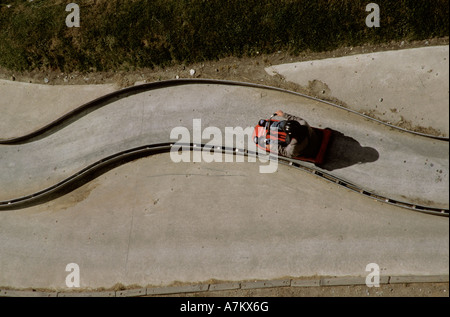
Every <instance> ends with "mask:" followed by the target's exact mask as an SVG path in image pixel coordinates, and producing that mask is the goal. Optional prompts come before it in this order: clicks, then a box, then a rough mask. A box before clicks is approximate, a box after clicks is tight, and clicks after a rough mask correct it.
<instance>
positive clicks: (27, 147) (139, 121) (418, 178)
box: [0, 79, 448, 216]
mask: <svg viewBox="0 0 450 317" xmlns="http://www.w3.org/2000/svg"><path fill="white" fill-rule="evenodd" d="M180 86H182V87H180ZM162 88H164V89H162ZM175 88H177V90H174V89H175ZM192 88H196V89H197V91H196V92H192V90H193V89H192ZM210 89H215V92H216V93H217V96H214V97H211V96H210V95H211V94H210ZM179 90H181V91H180V92H179V96H177V95H176V93H175V92H178V91H179ZM149 92H151V95H147V94H148V93H149ZM189 94H190V98H191V99H189V98H186V99H185V96H187V95H189ZM169 96H171V98H172V99H171V101H170V102H168V101H166V100H167V99H169ZM289 96H290V97H289ZM149 97H151V98H149ZM299 97H303V98H304V99H298V98H299ZM211 98H212V99H211ZM241 99H242V100H241ZM149 100H150V101H152V103H151V104H150V105H149V104H148V101H149ZM299 101H303V102H302V104H301V105H299ZM280 104H281V105H280ZM106 105H114V107H115V108H113V109H109V107H105V106H106ZM284 105H286V107H287V109H286V111H287V112H290V113H296V114H297V113H299V112H300V113H304V117H305V118H306V119H307V121H309V122H310V123H311V124H312V125H314V126H317V125H320V124H324V125H326V126H328V127H331V128H332V129H335V130H336V131H337V134H338V135H339V138H338V140H339V141H338V142H335V144H334V148H333V147H331V148H330V151H331V153H332V157H331V159H330V158H329V159H330V160H329V161H330V163H329V164H328V165H325V166H321V167H315V166H313V165H311V164H306V163H304V162H299V161H295V160H289V159H286V158H280V161H281V162H283V163H285V164H289V165H291V166H293V167H297V168H301V169H302V170H305V171H308V172H310V173H313V174H315V175H317V176H319V177H322V178H324V179H327V180H329V181H331V182H333V183H335V184H337V185H341V186H345V187H347V188H348V189H351V190H353V191H356V192H358V193H360V194H362V195H365V196H367V197H370V198H373V199H376V200H379V201H383V202H386V203H389V204H394V205H397V206H401V207H404V208H408V209H413V210H418V211H423V212H427V213H430V214H440V215H445V216H448V198H447V195H448V194H447V193H448V181H447V179H448V139H444V138H439V137H433V136H425V135H420V134H418V133H405V131H402V130H401V129H398V128H397V127H393V126H390V125H388V124H386V123H383V122H378V121H376V120H373V119H372V118H370V117H367V116H364V115H362V114H360V113H357V112H354V111H351V110H349V109H346V108H342V107H339V106H337V105H334V104H330V103H327V102H324V101H321V100H317V99H315V98H311V97H309V96H304V95H302V94H298V93H295V92H291V91H285V90H282V89H278V88H274V87H266V86H261V85H255V84H247V83H238V82H226V81H225V82H224V81H217V80H206V79H205V80H203V79H200V80H175V81H166V82H158V83H152V84H146V85H141V86H135V87H130V88H127V89H124V90H122V91H118V92H114V93H112V94H109V95H106V96H104V97H102V98H98V99H96V100H94V101H92V102H90V103H88V104H85V105H83V106H81V107H79V108H77V109H75V110H73V111H72V112H70V113H68V114H66V115H65V116H63V117H61V118H59V119H58V120H56V121H54V122H52V123H50V124H48V125H46V126H45V127H42V128H41V129H39V130H37V131H35V132H33V133H31V134H28V135H24V136H21V137H17V138H13V139H8V140H2V141H1V144H3V145H8V146H6V147H2V148H0V157H1V158H2V159H4V162H6V163H7V166H5V167H4V171H3V173H2V174H3V175H6V181H8V177H9V180H10V183H12V184H13V183H14V182H17V184H16V185H15V186H16V188H23V193H22V194H20V193H19V194H18V195H17V192H20V191H17V190H16V191H15V190H14V189H10V192H6V193H4V194H3V195H1V196H0V199H1V200H2V201H1V202H0V208H1V209H15V208H22V207H24V206H28V205H33V204H37V203H39V202H41V201H46V200H48V199H51V197H54V196H55V195H56V196H58V193H59V195H61V193H64V192H67V191H70V190H73V189H74V188H76V187H77V186H79V184H83V183H85V182H86V181H87V180H89V179H92V178H93V177H95V175H98V174H99V173H100V174H101V171H102V170H105V169H111V168H112V167H114V166H117V165H120V164H123V163H124V162H128V161H130V160H133V159H134V158H138V157H142V156H147V155H151V154H155V153H161V152H168V151H170V144H171V143H173V142H164V143H160V142H161V140H164V139H167V134H168V131H167V125H166V129H164V128H163V127H164V123H165V122H166V121H167V122H170V124H168V126H169V128H170V127H174V126H175V125H176V124H178V122H179V124H180V125H185V126H188V125H189V124H192V123H187V122H186V121H183V119H179V121H178V119H177V115H178V113H180V112H183V111H184V113H182V115H180V117H181V118H184V117H186V120H189V119H190V118H196V117H197V118H198V117H201V118H202V119H204V121H206V124H207V125H208V124H209V125H210V126H219V127H227V126H232V125H233V124H234V125H236V124H238V125H239V124H240V125H241V126H245V125H246V124H247V125H248V124H249V121H256V120H257V118H259V117H257V116H262V117H263V116H264V114H265V115H267V113H270V112H271V111H273V110H274V109H275V108H280V107H282V108H283V107H284ZM149 107H152V109H150V110H149V109H147V108H149ZM189 107H192V108H193V109H192V112H191V113H189V112H190V108H189ZM244 107H248V109H244ZM327 107H328V108H327ZM336 108H338V109H339V110H338V111H336ZM125 109H126V110H127V111H125ZM96 110H97V111H96ZM110 110H111V111H110ZM341 110H344V111H341ZM94 111H95V113H96V115H97V116H98V117H96V121H95V122H103V121H106V122H103V123H102V125H101V126H98V127H95V126H93V125H92V124H93V122H94V121H89V119H90V116H88V115H89V114H91V113H93V112H94ZM120 111H122V112H120ZM240 111H242V113H243V115H241V116H238V115H236V113H238V112H240ZM159 114H161V115H160V116H159V117H158V116H157V115H159ZM355 115H357V116H355ZM110 116H111V117H113V118H112V119H110V118H109V117H110ZM155 116H156V117H155ZM302 116H303V115H302ZM243 118H245V119H243ZM310 118H311V119H312V120H310ZM107 119H108V120H111V123H109V121H107ZM80 121H83V122H81V123H80ZM147 121H148V122H149V124H146V123H147ZM354 121H358V122H356V123H354ZM137 125H138V126H137ZM118 129H123V131H122V130H119V131H117V130H118ZM63 130H67V131H65V132H64V133H62V135H63V136H64V137H63V138H61V140H60V136H61V135H60V133H57V134H56V132H59V131H60V132H63ZM165 133H166V134H165ZM54 134H55V135H54ZM92 135H93V136H92ZM75 144H78V147H77V148H76V147H75ZM86 144H91V148H86V146H85V145H86ZM72 145H74V146H72ZM369 145H370V146H369ZM190 146H191V147H192V146H193V145H192V144H191V145H190ZM201 146H204V145H201ZM52 147H53V149H52ZM94 150H95V153H93V151H94ZM236 150H238V152H242V153H246V154H248V152H246V150H245V147H244V146H242V145H237V146H236V148H234V149H233V152H235V151H236ZM47 151H52V152H55V153H58V152H59V153H62V156H61V157H58V156H57V155H56V156H55V155H53V154H52V153H47ZM224 151H225V149H224ZM22 153H25V154H22ZM28 153H33V154H34V155H35V156H36V157H27V154H28ZM24 156H25V158H23V157H24ZM55 157H56V158H55ZM21 160H22V161H21ZM37 161H39V162H41V163H39V164H36V166H32V165H34V163H37ZM48 162H50V163H51V164H50V163H49V164H47V163H48ZM86 166H87V167H86ZM50 169H52V170H53V171H56V172H55V173H53V172H50ZM59 170H63V171H62V172H59ZM16 173H19V174H20V173H22V175H19V176H17V175H16ZM49 174H50V175H49ZM53 174H54V175H53ZM33 178H35V179H36V180H33ZM41 179H42V180H45V181H43V182H41ZM28 180H32V181H31V182H32V183H33V182H34V186H31V187H30V186H24V185H27V183H28ZM446 184H447V185H446ZM12 187H14V186H12ZM39 187H40V188H39ZM42 187H44V188H45V189H42ZM436 189H437V190H436ZM27 191H28V193H27ZM30 192H31V193H33V194H29V193H30ZM13 194H14V195H16V196H19V197H14V198H11V197H8V196H11V195H13Z"/></svg>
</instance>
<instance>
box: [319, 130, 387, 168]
mask: <svg viewBox="0 0 450 317" xmlns="http://www.w3.org/2000/svg"><path fill="white" fill-rule="evenodd" d="M332 131H333V136H332V139H331V142H330V145H329V147H328V151H327V155H326V158H325V162H324V163H323V164H321V165H320V166H319V167H320V168H322V169H324V170H327V171H333V170H337V169H341V168H346V167H349V166H352V165H355V164H364V163H371V162H375V161H376V160H378V158H379V157H380V155H379V153H378V151H377V150H376V149H374V148H371V147H364V146H361V144H359V142H358V141H356V140H355V139H353V138H352V137H349V136H346V135H344V134H343V133H341V132H339V131H336V130H332Z"/></svg>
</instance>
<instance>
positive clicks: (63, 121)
mask: <svg viewBox="0 0 450 317" xmlns="http://www.w3.org/2000/svg"><path fill="white" fill-rule="evenodd" d="M194 84H195V85H199V84H204V85H208V84H209V85H227V86H239V87H249V88H259V89H267V90H273V91H279V92H284V93H289V94H293V95H297V96H301V97H304V98H308V99H311V100H315V101H318V102H322V103H325V104H327V105H330V106H333V107H336V108H339V109H342V110H345V111H348V112H351V113H354V114H356V115H358V116H361V117H364V118H366V119H368V120H371V121H375V122H378V123H380V124H383V125H386V126H388V127H391V128H394V129H397V130H401V131H404V132H408V133H412V134H416V135H421V136H425V137H429V138H433V139H437V140H443V141H447V142H448V141H449V138H448V137H441V136H435V135H430V134H424V133H420V132H415V131H411V130H407V129H404V128H401V127H398V126H395V125H392V124H389V123H386V122H383V121H381V120H378V119H374V118H372V117H370V116H367V115H365V114H362V113H359V112H358V111H355V110H352V109H349V108H346V107H343V106H340V105H337V104H334V103H332V102H329V101H325V100H321V99H318V98H315V97H311V96H308V95H305V94H302V93H299V92H294V91H291V90H287V89H283V88H277V87H272V86H266V85H260V84H254V83H247V82H238V81H229V80H218V79H201V78H199V79H174V80H166V81H158V82H153V83H147V84H143V85H138V86H132V87H128V88H124V89H121V90H119V91H115V92H112V93H109V94H107V95H104V96H102V97H100V98H97V99H94V100H92V101H90V102H88V103H86V104H84V105H82V106H80V107H78V108H76V109H74V110H72V111H70V112H68V113H66V114H65V115H63V116H61V117H59V118H58V119H56V120H54V121H52V122H50V123H49V124H47V125H45V126H43V127H41V128H39V129H37V130H35V131H34V132H31V133H29V134H26V135H23V136H20V137H15V138H9V139H0V145H1V144H23V143H28V142H33V141H35V140H37V139H42V138H44V137H46V136H48V135H50V134H52V133H54V132H56V131H57V130H59V129H61V128H63V127H64V126H66V125H68V124H70V123H71V122H73V121H76V120H77V119H78V118H79V117H82V116H84V115H87V114H88V113H90V112H92V111H95V110H96V109H99V108H101V107H103V106H106V105H107V104H109V103H111V102H114V101H117V100H119V99H122V98H126V97H128V96H132V95H135V94H138V93H141V92H145V91H149V90H154V89H161V88H169V87H176V86H182V85H194Z"/></svg>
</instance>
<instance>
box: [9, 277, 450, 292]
mask: <svg viewBox="0 0 450 317" xmlns="http://www.w3.org/2000/svg"><path fill="white" fill-rule="evenodd" d="M363 281H365V280H364V277H363V276H343V277H323V278H317V279H300V278H298V279H296V278H291V279H281V280H280V279H275V280H255V281H246V282H223V283H211V284H202V283H200V284H187V285H181V286H164V287H140V288H135V289H127V290H121V291H86V292H83V291H54V292H52V291H34V290H14V289H0V297H137V296H148V295H168V294H187V293H200V292H217V291H226V290H252V289H263V288H277V287H284V288H287V287H332V286H352V285H354V286H356V285H365V282H363ZM448 282H449V275H405V276H402V275H393V276H381V277H380V284H382V285H389V284H409V283H448Z"/></svg>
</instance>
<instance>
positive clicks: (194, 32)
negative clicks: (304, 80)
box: [0, 0, 449, 72]
mask: <svg viewBox="0 0 450 317" xmlns="http://www.w3.org/2000/svg"><path fill="white" fill-rule="evenodd" d="M70 2H75V3H76V2H77V1H76V0H73V1H62V0H54V1H51V0H34V1H32V2H29V1H28V0H10V1H4V0H0V66H3V67H5V68H7V69H11V70H19V71H22V70H27V71H32V70H47V69H50V70H61V71H64V72H69V71H82V72H86V71H105V70H133V69H136V68H144V67H154V66H167V65H171V64H175V63H193V62H199V61H205V60H214V59H219V58H222V57H226V56H238V57H239V56H252V55H255V54H258V53H273V52H276V51H278V50H286V51H289V52H290V53H292V54H294V55H295V54H299V53H300V52H302V51H306V50H309V51H314V52H319V51H328V50H333V49H336V48H339V47H342V46H356V45H362V44H365V43H372V44H374V43H386V42H389V41H393V40H395V41H398V40H421V39H427V38H433V37H444V36H448V33H449V9H448V0H433V1H430V0H396V1H392V0H391V1H388V0H376V3H377V4H378V5H379V7H380V20H381V26H380V27H379V28H369V27H367V26H366V24H365V19H366V17H367V15H368V14H369V13H368V12H366V11H365V7H366V5H367V4H368V3H369V2H370V1H361V0H316V1H312V0H228V1H223V0H128V1H122V0H89V1H78V2H79V5H80V17H81V27H80V28H68V27H67V26H66V25H65V19H66V16H67V15H68V14H69V13H68V12H66V11H65V7H66V5H67V4H68V3H70ZM7 5H10V6H7Z"/></svg>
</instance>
